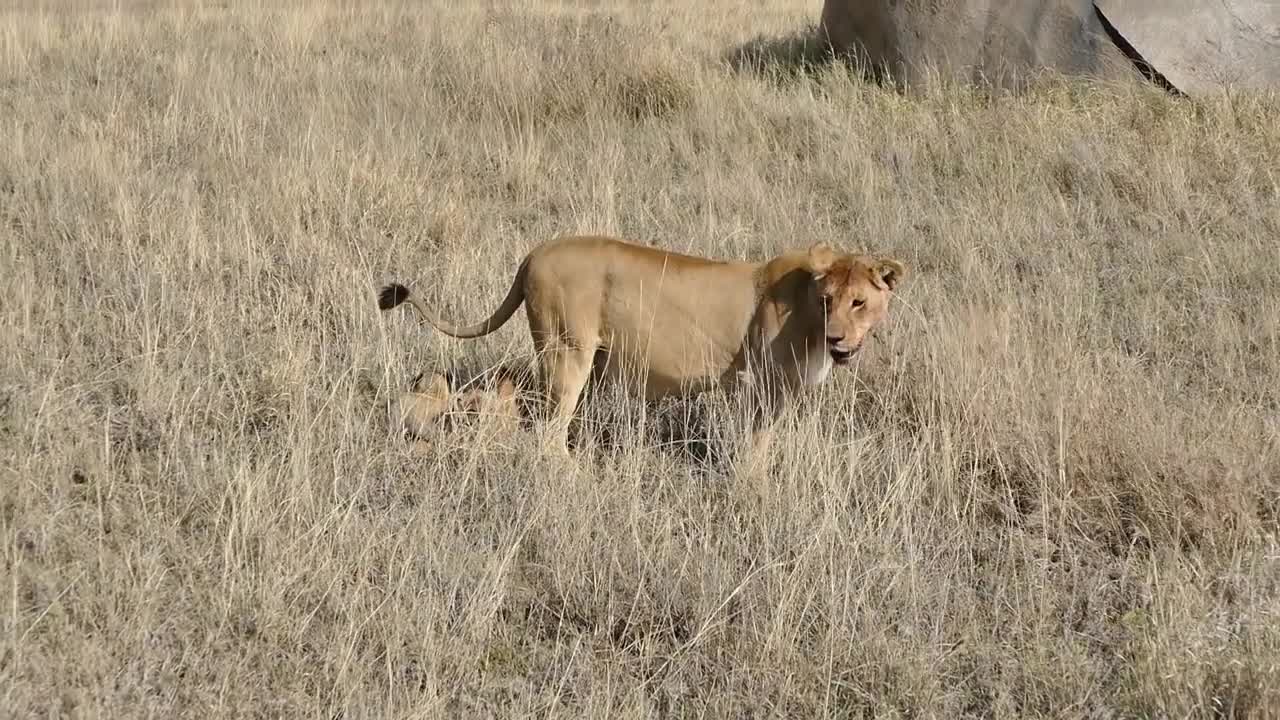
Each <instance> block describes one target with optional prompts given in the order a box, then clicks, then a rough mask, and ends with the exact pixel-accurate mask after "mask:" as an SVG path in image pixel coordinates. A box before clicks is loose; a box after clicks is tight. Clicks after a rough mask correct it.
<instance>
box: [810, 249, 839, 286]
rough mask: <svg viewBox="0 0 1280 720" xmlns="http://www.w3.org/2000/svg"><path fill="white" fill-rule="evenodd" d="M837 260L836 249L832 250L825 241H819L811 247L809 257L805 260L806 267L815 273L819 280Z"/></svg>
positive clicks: (814, 276) (815, 277) (814, 275)
mask: <svg viewBox="0 0 1280 720" xmlns="http://www.w3.org/2000/svg"><path fill="white" fill-rule="evenodd" d="M835 262H836V251H835V250H832V249H831V248H830V247H828V246H827V245H826V244H824V243H818V244H816V245H814V246H812V247H810V248H809V257H808V258H807V259H806V261H805V269H807V270H808V271H809V272H810V273H812V274H813V278H814V279H815V280H819V279H821V278H822V276H823V275H826V274H827V271H828V270H830V269H831V266H832V265H834V264H835Z"/></svg>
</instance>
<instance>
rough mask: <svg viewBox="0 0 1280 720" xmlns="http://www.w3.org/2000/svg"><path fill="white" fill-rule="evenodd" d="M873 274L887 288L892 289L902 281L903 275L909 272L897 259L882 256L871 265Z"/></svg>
mask: <svg viewBox="0 0 1280 720" xmlns="http://www.w3.org/2000/svg"><path fill="white" fill-rule="evenodd" d="M871 274H872V276H873V277H875V278H876V280H877V281H879V284H881V285H883V286H884V288H885V289H886V290H892V289H894V288H895V287H897V285H898V283H899V282H902V276H903V275H906V274H907V268H906V267H904V266H903V265H902V263H900V262H898V261H897V260H890V259H889V258H880V259H879V260H877V261H876V264H875V265H873V266H872V267H871Z"/></svg>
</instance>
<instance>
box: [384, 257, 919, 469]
mask: <svg viewBox="0 0 1280 720" xmlns="http://www.w3.org/2000/svg"><path fill="white" fill-rule="evenodd" d="M904 272H905V270H904V268H903V266H902V264H901V263H899V262H897V261H895V260H889V259H886V258H876V257H870V256H865V255H852V254H848V253H842V252H838V251H836V250H833V249H831V248H829V247H827V246H825V245H820V244H819V245H814V246H813V247H811V248H809V249H808V250H793V251H790V252H787V253H784V254H782V255H780V256H778V257H776V258H773V259H772V260H769V261H764V262H738V261H720V260H708V259H704V258H698V257H691V256H688V255H680V254H677V253H672V252H665V251H662V250H657V249H654V248H648V247H643V246H639V245H633V244H630V243H627V242H624V241H621V240H617V239H613V238H608V237H565V238H559V239H556V240H552V241H550V242H548V243H545V244H543V245H541V246H539V247H537V248H535V249H534V250H533V251H532V252H530V253H529V254H528V255H527V256H526V257H525V259H524V261H523V262H522V263H521V264H520V267H519V269H518V270H517V272H516V276H515V280H514V282H513V283H512V285H511V289H510V290H509V291H508V293H507V296H506V299H505V300H504V301H503V303H502V305H501V306H500V307H499V308H498V309H497V310H496V311H495V312H494V313H493V315H492V316H490V317H489V318H487V319H485V320H483V321H481V322H478V323H476V324H474V325H470V326H465V327H458V326H454V325H452V324H450V323H448V322H445V321H443V320H441V319H440V318H438V317H437V316H436V315H435V313H434V312H433V311H432V310H431V309H430V308H429V307H427V305H426V303H425V302H423V300H422V299H421V298H419V297H417V296H416V295H414V294H412V293H411V292H410V291H409V290H408V288H406V287H404V286H402V285H389V286H387V287H385V288H383V289H382V291H381V294H380V297H379V306H380V307H381V308H382V309H384V310H385V309H390V308H392V307H395V306H396V305H398V304H400V303H401V302H404V301H406V300H407V301H408V302H409V303H410V304H411V305H413V307H414V308H415V309H416V310H417V311H418V313H419V314H420V315H421V316H422V317H423V318H424V319H425V320H426V321H427V322H429V323H430V324H432V325H433V326H435V327H436V328H437V329H439V330H441V331H443V332H445V333H447V334H449V335H453V336H455V337H464V338H469V337H479V336H482V335H486V334H488V333H490V332H493V331H494V330H496V329H498V328H499V327H501V326H502V325H503V324H504V323H505V322H506V321H507V320H509V319H510V318H511V316H512V314H514V313H515V311H516V309H517V308H519V306H520V305H521V303H524V305H525V311H526V314H527V316H528V321H529V331H530V334H531V336H532V338H533V345H534V349H535V350H536V351H537V353H538V359H539V369H540V371H541V374H542V378H543V382H544V387H545V388H546V390H547V393H548V395H549V399H550V401H551V404H552V411H553V421H554V422H555V423H556V427H555V434H554V435H553V441H554V442H555V443H556V444H557V445H558V446H559V447H560V448H562V449H563V448H566V447H567V431H568V422H569V419H570V418H571V417H572V415H573V412H574V410H575V408H576V406H577V403H578V399H579V396H580V395H581V393H582V390H583V388H584V387H585V386H586V384H587V382H588V380H589V379H590V378H592V377H596V378H597V379H602V380H613V381H617V380H626V381H628V382H629V383H634V382H637V381H638V382H639V383H640V384H641V386H642V387H643V388H644V396H645V398H647V399H658V398H661V397H664V396H667V395H672V394H690V393H697V392H702V391H705V390H708V389H711V388H714V387H723V388H726V389H732V388H744V387H745V388H746V389H748V391H749V392H750V393H751V394H752V397H753V399H754V401H755V403H754V407H755V408H756V412H755V421H756V423H755V424H756V426H757V427H758V428H759V429H760V430H766V429H767V428H768V426H770V425H771V424H772V420H773V419H774V418H775V417H776V415H777V413H778V411H779V410H780V409H781V405H782V404H783V403H784V402H785V401H786V400H787V398H788V397H789V396H790V395H792V394H794V393H795V392H797V391H798V390H800V389H801V388H802V387H803V386H805V385H816V384H818V383H821V382H823V381H825V379H826V377H827V375H828V372H829V371H830V369H831V367H832V366H833V365H837V364H843V363H844V362H847V361H848V360H849V359H850V357H851V356H852V354H853V353H854V352H856V351H857V350H858V349H859V348H861V347H862V344H863V342H864V341H865V339H866V337H867V335H868V333H869V332H870V331H871V330H872V329H873V328H874V327H875V326H876V325H877V324H878V323H880V322H881V321H882V320H883V319H884V317H885V315H886V313H887V311H888V305H889V297H890V295H891V294H892V291H893V288H894V287H895V286H896V284H897V283H898V282H899V280H900V279H901V278H902V276H903V274H904ZM855 303H858V304H857V305H856V306H855ZM764 437H767V433H766V434H765V435H764ZM762 439H763V437H762Z"/></svg>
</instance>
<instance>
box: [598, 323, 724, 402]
mask: <svg viewBox="0 0 1280 720" xmlns="http://www.w3.org/2000/svg"><path fill="white" fill-rule="evenodd" d="M610 340H612V342H608V341H606V344H605V346H604V347H602V348H601V349H600V352H599V353H598V354H597V356H596V362H595V368H594V370H595V373H594V374H595V377H596V379H597V380H599V381H604V382H609V383H621V384H623V385H624V386H626V387H627V388H628V389H629V390H631V391H632V392H635V393H637V394H643V396H644V397H645V399H647V400H657V399H660V398H663V397H667V396H671V395H693V394H697V393H701V392H705V391H707V390H710V389H712V388H714V387H716V385H718V384H719V383H720V381H721V379H722V378H723V377H725V375H726V374H727V373H728V372H730V368H731V366H732V364H733V354H732V353H723V352H719V351H715V350H713V349H709V348H690V349H689V350H690V351H689V352H688V353H687V354H686V353H681V352H678V351H675V349H674V348H671V347H663V348H657V347H654V346H652V345H650V346H649V347H648V348H647V349H646V348H644V347H643V346H640V347H637V346H635V345H634V344H633V343H630V342H626V341H621V340H620V339H618V338H611V339H610Z"/></svg>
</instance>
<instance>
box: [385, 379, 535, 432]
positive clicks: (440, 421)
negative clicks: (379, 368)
mask: <svg viewBox="0 0 1280 720" xmlns="http://www.w3.org/2000/svg"><path fill="white" fill-rule="evenodd" d="M487 384H491V385H494V387H492V388H487V387H485V383H479V382H478V384H477V385H476V386H475V387H470V388H467V389H466V390H463V391H462V392H454V391H453V390H451V389H450V387H449V381H448V378H446V377H445V376H444V375H443V374H441V373H438V372H437V373H432V374H430V375H427V374H426V373H423V374H420V375H419V376H418V377H417V378H415V379H414V381H413V383H412V384H411V386H410V389H409V390H407V391H405V392H404V393H402V394H401V395H400V399H399V402H398V403H397V407H396V411H397V413H398V417H399V419H400V423H401V426H402V427H403V428H404V430H405V431H406V433H407V434H408V436H409V437H410V438H411V439H413V440H415V441H417V444H418V445H420V446H425V444H426V443H425V441H426V440H427V439H428V438H429V437H430V436H431V435H432V432H433V429H436V428H441V427H444V428H449V427H456V426H457V425H458V424H459V423H461V422H467V421H473V420H478V421H480V422H482V423H485V425H486V427H487V428H489V429H490V430H493V431H497V432H508V431H513V430H515V429H517V428H518V427H519V425H520V405H519V402H518V397H517V392H516V383H515V380H514V379H513V378H512V377H511V376H510V375H509V374H506V373H499V374H498V375H497V377H495V378H493V382H490V383H487Z"/></svg>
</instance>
